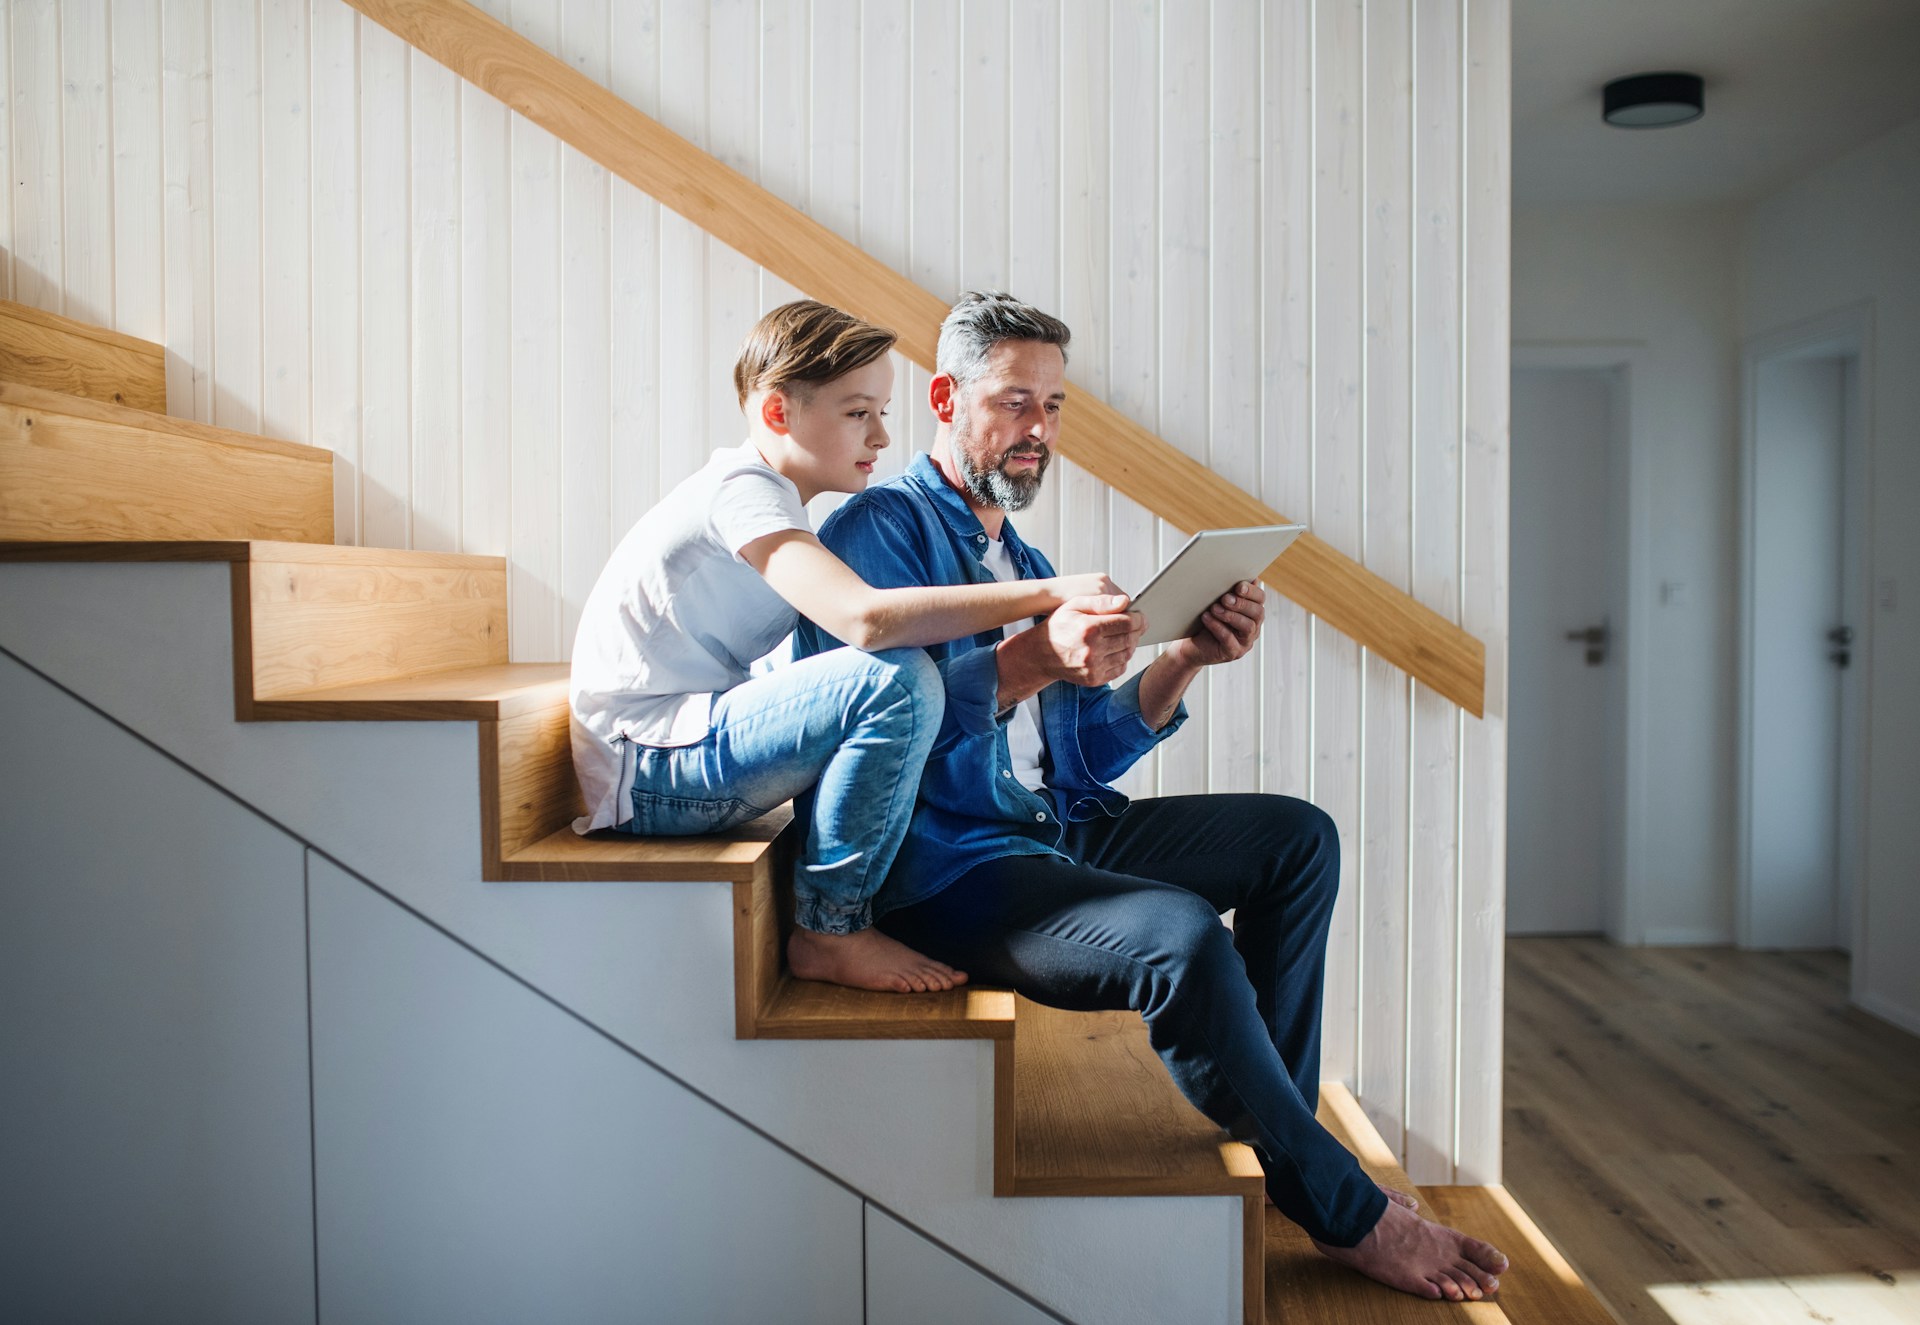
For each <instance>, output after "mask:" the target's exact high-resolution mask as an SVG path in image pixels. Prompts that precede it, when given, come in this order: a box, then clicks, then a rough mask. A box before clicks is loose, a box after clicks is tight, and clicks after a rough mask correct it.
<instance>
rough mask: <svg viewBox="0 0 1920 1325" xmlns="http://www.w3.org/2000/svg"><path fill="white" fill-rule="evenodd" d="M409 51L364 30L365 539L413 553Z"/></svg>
mask: <svg viewBox="0 0 1920 1325" xmlns="http://www.w3.org/2000/svg"><path fill="white" fill-rule="evenodd" d="M411 54H412V53H411V51H409V49H408V47H407V44H406V43H405V42H403V41H401V40H400V39H399V38H398V37H396V36H394V35H393V33H391V32H388V31H387V30H386V29H385V28H383V27H381V26H380V25H379V24H378V23H367V22H363V23H361V25H360V311H361V323H360V384H361V386H360V390H361V397H360V403H361V418H360V541H361V543H363V544H364V545H366V546H368V547H393V548H404V547H412V546H413V515H414V494H413V438H412V422H413V409H412V405H411V402H410V397H411V395H412V383H411V382H410V381H409V374H410V361H411V357H412V356H411V354H410V351H409V346H410V344H411V341H412V326H413V315H412V314H413V310H412V279H411V277H412V273H411V272H410V270H409V267H410V265H411V264H410V262H409V260H408V255H409V250H410V249H411V247H412V243H413V234H412V227H411V225H410V223H409V219H408V218H409V216H410V214H411V212H412V202H413V197H412V194H413V190H412V188H411V186H410V181H409V174H410V171H409V166H408V155H409V152H410V146H411V143H410V139H411V133H410V129H409V125H410V121H411V109H412V108H411V106H410V105H409V98H408V93H407V85H408V76H407V75H408V69H407V66H408V63H409V60H410V58H411Z"/></svg>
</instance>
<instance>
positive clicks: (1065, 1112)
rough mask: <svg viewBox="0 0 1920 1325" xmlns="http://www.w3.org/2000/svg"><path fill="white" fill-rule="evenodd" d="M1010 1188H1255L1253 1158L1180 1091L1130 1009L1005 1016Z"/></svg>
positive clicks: (1073, 1191) (1045, 1192)
mask: <svg viewBox="0 0 1920 1325" xmlns="http://www.w3.org/2000/svg"><path fill="white" fill-rule="evenodd" d="M1013 1058H1014V1074H1013V1075H1014V1089H1013V1094H1014V1100H1013V1113H1014V1117H1013V1125H1014V1126H1013V1133H1014V1140H1013V1172H1012V1174H1011V1180H1012V1190H1011V1191H1008V1192H1002V1193H1001V1195H1017V1196H1103V1195H1113V1196H1119V1195H1128V1196H1259V1195H1260V1194H1261V1192H1262V1186H1261V1183H1262V1177H1261V1170H1260V1163H1259V1161H1258V1160H1257V1159H1256V1158H1255V1157H1254V1154H1253V1151H1252V1150H1250V1149H1249V1148H1248V1147H1246V1146H1244V1145H1242V1144H1240V1143H1239V1142H1237V1141H1234V1140H1231V1139H1230V1138H1228V1137H1227V1135H1226V1134H1225V1133H1224V1132H1222V1131H1221V1130H1220V1129H1219V1128H1218V1127H1216V1126H1214V1124H1213V1123H1211V1122H1210V1121H1208V1120H1207V1118H1206V1117H1205V1115H1203V1114H1201V1113H1200V1111H1199V1110H1197V1109H1195V1108H1194V1107H1193V1106H1192V1105H1191V1104H1189V1103H1188V1102H1187V1100H1186V1097H1185V1096H1183V1095H1182V1094H1181V1093H1180V1090H1179V1088H1178V1087H1177V1086H1175V1085H1174V1084H1173V1079H1172V1078H1171V1077H1169V1076H1168V1075H1167V1070H1166V1068H1165V1066H1163V1065H1162V1064H1161V1062H1160V1059H1159V1057H1158V1056H1157V1055H1156V1054H1155V1053H1154V1052H1153V1047H1152V1046H1151V1045H1150V1044H1149V1043H1148V1041H1147V1028H1146V1024H1145V1023H1144V1022H1142V1021H1141V1020H1140V1015H1139V1014H1138V1013H1136V1012H1066V1011H1062V1010H1060V1009H1058V1008H1050V1007H1045V1006H1043V1005H1042V1004H1039V1003H1035V1002H1033V1001H1031V1000H1029V999H1025V998H1021V999H1019V1000H1018V1003H1017V1010H1016V1013H1015V1018H1014V1049H1013Z"/></svg>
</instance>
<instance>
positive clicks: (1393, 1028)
mask: <svg viewBox="0 0 1920 1325" xmlns="http://www.w3.org/2000/svg"><path fill="white" fill-rule="evenodd" d="M1412 7H1413V0H1367V8H1366V32H1365V40H1366V68H1367V119H1366V128H1367V140H1366V179H1365V188H1366V208H1365V215H1366V231H1365V236H1364V239H1365V245H1366V255H1365V267H1366V291H1367V302H1366V306H1365V308H1363V309H1362V310H1361V316H1362V317H1363V318H1364V319H1365V325H1366V356H1367V357H1366V373H1365V381H1366V392H1367V398H1366V420H1367V436H1366V474H1365V491H1366V508H1365V513H1364V514H1365V519H1364V530H1365V534H1364V538H1365V541H1364V551H1365V559H1366V565H1367V568H1368V569H1369V570H1371V571H1373V572H1374V573H1375V574H1377V575H1381V576H1384V577H1385V578H1386V579H1388V580H1389V581H1391V582H1392V583H1393V584H1394V585H1395V586H1396V587H1398V588H1401V589H1406V588H1410V587H1411V582H1412V565H1411V561H1412V550H1411V541H1410V540H1411V537H1412V530H1411V528H1410V525H1411V521H1410V519H1409V515H1410V511H1411V502H1412V489H1411V485H1410V473H1409V471H1410V470H1411V469H1412V461H1413V430H1412V415H1411V413H1410V410H1411V400H1410V397H1411V395H1412V380H1411V378H1412V366H1413V325H1412V322H1411V320H1410V317H1411V306H1412V302H1413V273H1412V270H1411V258H1412V235H1411V232H1410V229H1409V226H1410V217H1409V212H1410V203H1411V193H1412V180H1413V156H1412V149H1413V141H1412V140H1413V126H1412V123H1411V121H1412V114H1413V88H1412V82H1413V66H1412V51H1411V45H1412V23H1413V13H1412ZM1361 679H1362V687H1363V688H1362V696H1363V702H1364V704H1365V706H1366V713H1365V718H1366V727H1365V730H1366V746H1365V750H1364V752H1363V759H1362V767H1363V770H1364V780H1363V783H1362V786H1361V822H1362V824H1363V825H1364V832H1365V835H1366V836H1365V845H1364V847H1363V849H1362V853H1361V863H1362V866H1363V869H1364V878H1363V879H1362V882H1361V892H1362V895H1363V896H1364V897H1365V899H1366V910H1365V913H1364V914H1363V915H1362V917H1361V932H1360V945H1361V967H1362V969H1363V970H1364V971H1366V972H1367V973H1368V974H1369V977H1370V978H1368V979H1367V980H1366V981H1365V982H1364V983H1363V984H1362V986H1361V990H1360V1017H1361V1022H1362V1025H1363V1026H1364V1027H1365V1032H1364V1033H1363V1035H1362V1036H1361V1042H1360V1060H1359V1076H1358V1078H1357V1081H1356V1083H1355V1084H1356V1091H1355V1093H1356V1094H1357V1095H1358V1097H1359V1100H1360V1103H1361V1105H1362V1107H1364V1108H1365V1109H1366V1111H1367V1116H1368V1117H1369V1118H1371V1119H1372V1120H1373V1123H1374V1126H1375V1127H1376V1128H1378V1129H1379V1132H1380V1136H1381V1138H1382V1139H1383V1140H1384V1141H1386V1143H1387V1144H1388V1145H1389V1146H1391V1147H1392V1148H1393V1150H1394V1153H1395V1154H1400V1153H1401V1152H1402V1149H1403V1145H1402V1143H1403V1140H1404V1129H1405V1119H1406V1089H1407V1076H1408V1067H1409V1063H1408V1047H1409V1046H1408V1040H1407V1033H1406V1032H1407V1003H1408V996H1407V982H1406V980H1405V979H1404V978H1401V975H1402V973H1403V972H1404V971H1405V970H1406V967H1407V956H1408V951H1409V947H1410V936H1409V933H1408V927H1407V859H1408V858H1407V801H1408V793H1407V780H1408V775H1407V743H1408V728H1409V724H1410V720H1411V719H1410V710H1411V697H1410V694H1411V692H1410V691H1409V689H1408V687H1409V681H1408V678H1407V676H1406V674H1405V673H1404V672H1402V671H1401V670H1400V669H1399V668H1397V667H1395V666H1393V665H1392V664H1391V663H1388V662H1385V661H1383V660H1382V659H1380V658H1378V657H1376V656H1374V655H1372V654H1368V655H1366V659H1365V670H1364V674H1363V676H1362V678H1361ZM1415 1066H1416V1067H1418V1068H1419V1070H1422V1071H1424V1070H1426V1065H1425V1064H1424V1063H1418V1064H1415Z"/></svg>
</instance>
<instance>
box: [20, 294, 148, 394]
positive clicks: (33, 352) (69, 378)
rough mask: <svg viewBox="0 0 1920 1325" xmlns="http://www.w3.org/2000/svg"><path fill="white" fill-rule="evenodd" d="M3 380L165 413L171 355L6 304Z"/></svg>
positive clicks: (97, 329) (27, 306)
mask: <svg viewBox="0 0 1920 1325" xmlns="http://www.w3.org/2000/svg"><path fill="white" fill-rule="evenodd" d="M0 379H4V380H5V381H7V382H17V383H23V384H26V385H30V386H35V387H42V388H45V389H48V390H51V391H57V392H60V393H62V394H65V395H70V396H75V397H82V398H90V399H94V400H102V401H107V402H110V403H114V402H117V403H120V404H123V405H129V406H132V407H134V408H136V409H143V410H152V411H154V412H156V413H160V412H164V411H165V410H166V408H167V352H166V350H165V348H164V347H162V346H160V345H157V344H155V343H154V342H152V341H148V340H140V339H138V338H137V337H134V336H128V335H125V334H123V333H121V332H118V331H109V330H107V329H106V328H105V327H96V326H94V325H92V324H91V323H87V322H79V321H75V320H74V319H73V318H70V317H62V316H61V315H60V314H58V313H49V312H46V311H45V310H43V309H38V308H35V307H33V306H32V305H31V304H21V303H15V302H14V301H13V300H11V299H0Z"/></svg>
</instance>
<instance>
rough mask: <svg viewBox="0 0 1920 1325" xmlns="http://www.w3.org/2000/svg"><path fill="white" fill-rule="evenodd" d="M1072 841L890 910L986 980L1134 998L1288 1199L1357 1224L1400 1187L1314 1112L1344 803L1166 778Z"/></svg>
mask: <svg viewBox="0 0 1920 1325" xmlns="http://www.w3.org/2000/svg"><path fill="white" fill-rule="evenodd" d="M1061 845H1062V849H1063V850H1065V851H1067V852H1069V853H1070V856H1071V858H1070V859H1069V858H1067V857H1062V856H1005V857H1001V858H999V859H997V860H990V861H987V862H986V863H984V864H981V865H977V866H975V867H974V868H973V869H971V870H969V871H967V872H966V873H965V874H963V875H961V876H960V877H959V878H958V879H956V880H955V881H954V882H953V883H951V884H949V885H948V886H947V887H946V888H945V889H943V890H942V891H940V892H938V893H935V894H934V895H933V896H932V897H930V898H928V899H926V900H925V901H922V902H918V903H915V904H914V905H911V906H905V907H901V908H899V909H897V910H893V911H889V912H887V913H886V914H885V915H884V916H882V917H881V920H880V925H881V928H882V929H884V930H886V931H887V932H888V933H889V934H891V935H893V936H894V937H895V938H898V939H900V940H901V941H902V942H904V943H906V944H908V945H909V946H911V947H914V948H917V949H919V950H920V951H921V952H924V953H926V954H927V955H928V956H931V957H934V958H936V959H938V960H940V961H943V962H946V963H947V964H949V965H951V966H957V967H960V968H962V969H963V970H965V971H966V972H967V973H968V975H969V976H971V977H972V979H973V980H974V981H975V982H976V983H978V984H1004V985H1010V986H1012V987H1013V988H1014V989H1016V990H1018V991H1019V992H1021V993H1022V994H1025V995H1026V996H1027V997H1028V998H1031V999H1033V1000H1034V1001H1036V1002H1039V1003H1045V1004H1048V1005H1050V1006H1053V1007H1060V1008H1072V1009H1075V1010H1080V1011H1092V1010H1098V1009H1106V1008H1132V1009H1134V1010H1135V1011H1137V1012H1139V1013H1140V1014H1141V1015H1142V1016H1143V1017H1144V1018H1145V1019H1146V1023H1147V1029H1148V1033H1149V1036H1150V1037H1151V1039H1152V1042H1153V1047H1154V1049H1155V1051H1156V1052H1158V1053H1159V1055H1160V1058H1161V1061H1162V1062H1164V1063H1165V1064H1166V1065H1167V1071H1168V1072H1169V1073H1170V1074H1171V1075H1172V1077H1173V1079H1174V1082H1175V1083H1176V1084H1177V1085H1178V1086H1179V1087H1180V1089H1181V1091H1182V1092H1183V1093H1184V1094H1185V1095H1186V1097H1187V1098H1188V1099H1189V1100H1191V1101H1193V1103H1194V1105H1195V1106H1196V1107H1197V1108H1199V1109H1200V1111H1201V1112H1202V1113H1204V1114H1206V1115H1207V1117H1209V1118H1211V1119H1212V1120H1213V1121H1214V1122H1216V1123H1218V1124H1220V1126H1222V1127H1224V1128H1226V1129H1227V1130H1228V1131H1229V1132H1231V1133H1232V1134H1233V1135H1234V1136H1236V1137H1238V1138H1240V1139H1241V1140H1243V1141H1246V1142H1248V1143H1249V1144H1251V1145H1252V1146H1253V1148H1254V1149H1255V1151H1256V1152H1258V1153H1259V1155H1260V1158H1261V1162H1262V1163H1263V1165H1264V1166H1265V1168H1266V1174H1267V1194H1268V1195H1269V1196H1271V1197H1272V1198H1273V1203H1274V1204H1275V1205H1277V1206H1278V1207H1279V1208H1280V1211H1281V1213H1282V1214H1284V1215H1286V1216H1287V1217H1288V1218H1289V1219H1291V1220H1293V1221H1294V1222H1295V1223H1297V1224H1299V1225H1300V1226H1301V1227H1302V1228H1304V1229H1306V1230H1307V1232H1308V1233H1310V1234H1311V1235H1312V1236H1314V1237H1316V1238H1318V1239H1320V1240H1321V1241H1322V1242H1326V1243H1329V1244H1331V1245H1334V1246H1340V1247H1351V1246H1353V1245H1354V1244H1356V1243H1358V1242H1359V1241H1360V1239H1362V1238H1363V1237H1365V1236H1366V1235H1367V1234H1368V1233H1369V1232H1370V1231H1371V1230H1372V1228H1373V1226H1374V1224H1375V1223H1377V1222H1378V1221H1379V1219H1380V1216H1381V1214H1382V1213H1383V1212H1384V1211H1385V1209H1386V1197H1385V1196H1384V1195H1383V1194H1382V1193H1381V1191H1380V1189H1379V1188H1378V1187H1377V1186H1376V1185H1375V1184H1374V1183H1373V1181H1372V1180H1371V1179H1369V1178H1368V1177H1367V1175H1366V1172H1365V1171H1364V1170H1363V1169H1362V1168H1361V1167H1360V1163H1359V1161H1358V1160H1356V1159H1355V1158H1354V1157H1353V1156H1352V1155H1351V1154H1349V1153H1347V1150H1346V1148H1345V1147H1344V1146H1342V1145H1341V1144H1340V1143H1339V1142H1338V1141H1336V1140H1334V1138H1333V1137H1332V1136H1331V1135H1330V1134H1329V1133H1328V1132H1327V1130H1326V1129H1325V1128H1323V1127H1321V1126H1320V1124H1319V1122H1318V1121H1316V1120H1315V1118H1314V1109H1315V1107H1316V1105H1317V1104H1318V1102H1319V1097H1320V998H1321V989H1322V986H1323V985H1324V983H1325V974H1326V948H1327V926H1328V923H1329V921H1330V919H1331V917H1332V914H1333V899H1334V893H1335V891H1336V890H1337V888H1338V887H1339V880H1340V839H1339V836H1338V834H1337V833H1336V831H1335V829H1334V826H1333V821H1332V820H1331V819H1329V818H1328V817H1327V816H1326V814H1325V813H1323V812H1322V811H1321V810H1319V809H1317V808H1316V807H1314V806H1312V805H1309V804H1308V803H1307V802H1305V801H1300V800H1293V799H1290V798H1288V797H1284V796H1256V795H1219V796H1169V797H1165V798H1163V799H1159V800H1144V801H1136V802H1134V803H1133V805H1132V806H1130V807H1129V808H1128V809H1127V810H1126V811H1125V812H1124V813H1123V814H1121V815H1120V816H1119V817H1118V818H1106V817H1104V816H1102V817H1100V818H1097V819H1093V820H1090V821H1086V822H1081V823H1073V824H1069V825H1068V826H1067V830H1066V839H1065V840H1064V841H1063V842H1062V844H1061ZM1228 908H1232V909H1233V910H1234V927H1233V929H1232V930H1228V929H1227V928H1226V926H1224V925H1222V924H1221V923H1220V913H1221V912H1223V911H1225V910H1227V909H1228Z"/></svg>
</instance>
